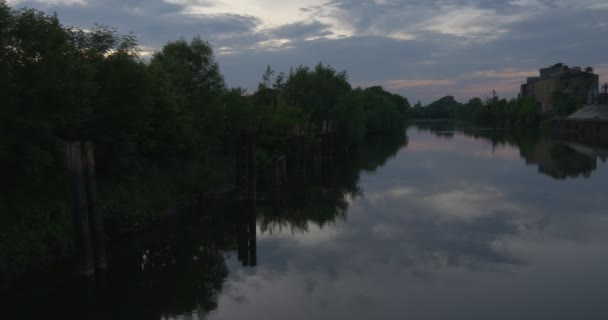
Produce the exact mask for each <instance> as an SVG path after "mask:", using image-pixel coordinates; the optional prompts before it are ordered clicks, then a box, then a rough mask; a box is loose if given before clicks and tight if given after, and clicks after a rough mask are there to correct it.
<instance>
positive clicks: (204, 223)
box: [13, 124, 608, 319]
mask: <svg viewBox="0 0 608 320" xmlns="http://www.w3.org/2000/svg"><path fill="white" fill-rule="evenodd" d="M606 156H608V150H606V149H601V148H592V147H588V146H583V145H579V144H573V143H565V142H562V141H555V140H551V139H545V138H540V137H535V136H533V135H515V134H508V133H505V132H502V131H494V130H482V129H471V128H469V129H466V130H462V129H455V128H454V127H452V126H450V125H438V124H433V125H429V124H424V125H423V124H420V125H411V126H410V127H409V128H408V130H407V133H406V137H402V139H401V138H400V139H398V141H397V140H395V139H391V140H390V141H387V140H386V139H385V140H374V141H370V143H369V144H367V145H366V146H364V147H362V148H361V150H360V151H359V152H358V153H357V155H356V156H355V155H352V156H351V157H349V159H348V161H337V163H334V164H333V165H328V166H325V167H324V168H322V169H319V170H317V171H315V172H309V173H308V174H307V176H306V177H305V178H301V179H297V178H293V179H292V178H290V180H289V184H290V188H289V189H287V190H282V191H276V190H275V191H269V192H265V193H262V194H261V196H260V199H259V200H258V203H257V204H256V205H255V208H251V207H249V208H248V207H247V206H242V205H241V206H238V205H235V204H229V205H218V206H215V207H213V208H206V209H205V210H206V211H207V212H212V213H211V214H205V215H197V214H196V212H195V213H194V214H192V215H185V216H184V217H182V218H178V219H175V221H172V222H171V223H167V224H165V225H163V226H159V227H158V228H157V229H156V230H152V231H150V232H148V233H147V234H144V235H142V236H141V237H138V238H137V239H135V240H132V241H129V242H127V243H126V244H121V245H120V246H119V247H118V248H114V249H113V253H112V254H113V257H112V261H111V264H110V265H111V268H110V270H109V271H108V274H107V275H106V277H105V279H97V280H96V281H91V282H90V283H88V284H83V283H74V282H69V283H67V284H65V285H63V284H62V285H55V286H50V285H49V286H46V285H45V286H44V287H40V288H39V287H35V286H34V287H33V288H31V290H28V291H29V293H28V294H30V295H32V296H28V297H29V298H27V301H25V302H24V301H21V300H20V301H18V302H16V303H15V304H14V306H13V309H14V310H17V311H15V312H16V314H17V315H19V316H24V317H29V316H34V315H45V316H46V317H52V318H55V317H59V318H81V319H83V318H107V319H109V318H114V319H203V318H208V319H346V318H348V319H608V166H607V165H606V163H605V160H606ZM302 179H304V180H306V181H299V180H302ZM250 210H253V211H254V212H255V215H256V216H255V217H253V216H252V212H253V211H250ZM253 219H255V220H253ZM254 221H255V222H254ZM254 224H255V228H251V229H250V231H247V230H248V226H250V227H251V226H252V225H254ZM254 230H255V232H253V231H254ZM41 286H42V285H41ZM32 292H34V293H32ZM19 299H22V300H23V299H25V298H19ZM19 299H18V300H19ZM75 306H78V307H75Z"/></svg>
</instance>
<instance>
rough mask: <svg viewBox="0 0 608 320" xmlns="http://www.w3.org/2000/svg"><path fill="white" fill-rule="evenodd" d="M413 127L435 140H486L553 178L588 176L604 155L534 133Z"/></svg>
mask: <svg viewBox="0 0 608 320" xmlns="http://www.w3.org/2000/svg"><path fill="white" fill-rule="evenodd" d="M413 126H415V127H416V128H418V129H419V130H421V131H428V132H431V133H433V134H435V135H436V136H439V137H445V132H448V131H450V132H455V131H459V132H462V134H463V135H465V136H467V137H472V138H474V139H484V140H487V141H490V142H491V143H492V146H493V147H499V146H510V147H515V148H518V149H519V154H520V156H521V157H522V158H523V159H524V160H525V161H526V163H527V164H536V165H538V172H540V173H542V174H545V175H548V176H550V177H552V178H555V179H566V178H576V177H579V176H584V177H589V176H590V175H591V172H593V171H594V170H595V169H597V161H596V160H597V158H598V157H599V158H601V159H605V157H606V153H607V152H605V151H604V150H603V149H598V148H596V147H592V146H583V145H579V144H574V143H568V142H565V141H559V140H555V139H552V138H550V137H545V136H541V135H540V134H539V133H538V132H536V131H510V130H493V129H480V128H478V127H475V126H472V125H470V124H465V123H459V122H442V123H436V122H426V123H425V122H421V123H415V124H413Z"/></svg>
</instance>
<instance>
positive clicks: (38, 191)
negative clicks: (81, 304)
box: [0, 0, 409, 280]
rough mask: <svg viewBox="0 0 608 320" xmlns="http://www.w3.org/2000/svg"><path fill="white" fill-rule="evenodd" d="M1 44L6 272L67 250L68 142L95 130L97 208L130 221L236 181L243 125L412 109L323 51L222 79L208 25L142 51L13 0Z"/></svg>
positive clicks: (274, 130)
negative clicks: (235, 83)
mask: <svg viewBox="0 0 608 320" xmlns="http://www.w3.org/2000/svg"><path fill="white" fill-rule="evenodd" d="M0 48H1V50H0V97H1V99H2V100H1V103H0V130H1V132H2V134H1V135H0V167H1V169H0V180H1V181H2V184H0V237H1V238H0V240H1V241H0V242H1V243H0V261H2V262H3V263H1V264H0V280H2V279H1V278H2V275H3V274H4V275H6V274H11V273H13V272H15V270H16V269H19V268H20V266H22V265H29V264H33V263H45V262H46V261H48V260H49V259H50V258H51V257H52V256H55V255H57V254H61V253H63V252H65V249H66V244H67V243H68V242H69V241H68V239H69V238H70V235H69V232H68V231H69V230H71V227H70V219H69V216H70V214H69V209H68V208H69V206H68V204H69V203H68V202H67V201H66V200H67V195H66V194H67V192H66V191H67V182H66V181H65V174H64V170H65V166H64V154H63V144H64V142H66V141H75V140H90V141H93V142H94V143H95V147H96V151H95V152H96V163H97V169H98V175H99V184H100V186H99V189H100V191H99V192H100V198H101V200H102V202H101V203H102V208H101V210H102V213H103V215H104V217H105V218H106V219H107V220H110V221H109V225H110V226H111V227H112V226H116V228H125V227H124V225H129V224H140V221H139V220H140V219H141V217H142V216H146V215H148V214H149V213H150V212H151V211H154V210H155V208H157V207H158V206H160V205H161V204H166V203H167V202H168V201H169V200H175V199H176V198H178V200H179V198H188V196H189V195H190V194H191V193H192V192H193V190H194V192H197V193H198V192H203V191H204V190H209V189H217V187H218V185H222V184H225V183H230V182H232V181H234V180H233V177H232V175H233V173H234V166H233V163H234V158H235V155H234V153H235V152H234V151H235V147H234V144H235V141H236V138H237V136H238V132H239V131H240V130H241V129H252V130H254V131H256V132H257V134H258V136H289V135H292V133H293V130H294V127H295V126H296V125H297V124H298V125H299V127H300V128H304V130H303V132H304V133H305V134H306V135H314V134H316V132H318V130H319V128H320V127H321V123H322V122H323V121H325V120H334V121H340V122H342V123H348V128H349V130H348V137H347V141H346V142H345V143H346V144H356V143H358V142H359V141H360V140H361V139H362V138H363V137H365V136H368V135H382V134H393V133H394V132H396V131H401V130H403V128H404V120H405V117H406V114H407V110H408V108H409V103H408V100H407V99H406V98H405V97H402V96H400V95H397V94H392V93H389V92H387V91H385V90H384V89H383V88H381V87H371V88H366V89H361V88H352V86H351V85H350V84H349V82H348V78H347V72H346V71H337V70H335V69H334V68H332V67H330V66H328V65H324V64H321V63H319V64H318V65H317V66H315V67H314V68H309V67H306V66H299V67H296V68H294V69H292V70H290V71H289V72H288V73H278V74H275V72H274V71H273V70H272V69H271V68H270V67H268V68H267V69H266V72H265V73H264V74H263V76H262V81H261V82H260V84H259V86H258V88H257V91H256V92H254V93H252V94H247V93H246V92H245V90H243V89H240V88H228V87H227V85H226V83H225V81H224V78H223V76H222V74H221V71H220V68H219V65H218V63H217V61H216V59H215V57H214V54H213V50H212V48H211V46H210V45H209V43H207V42H205V41H203V40H202V39H201V38H199V37H195V38H194V39H192V40H191V41H187V40H185V39H177V40H175V41H170V42H168V43H167V44H166V45H165V46H163V47H162V48H161V49H160V50H159V51H157V52H155V53H154V54H153V56H152V57H151V59H150V60H149V61H144V60H143V59H142V58H141V57H140V55H139V52H138V45H137V40H136V38H135V37H134V36H133V35H121V34H118V33H117V32H116V30H115V29H113V28H110V27H106V26H95V27H93V28H91V29H89V30H84V29H79V28H74V27H67V26H64V25H62V24H61V23H60V21H59V19H58V17H57V16H56V15H47V14H45V13H43V12H40V11H37V10H35V9H20V10H15V9H12V8H10V7H9V6H8V4H7V3H6V1H5V0H0ZM264 152H268V150H265V149H264V148H259V149H258V154H262V155H263V153H264ZM9 257H10V259H9ZM9 260H10V262H6V261H9ZM5 262H6V263H5Z"/></svg>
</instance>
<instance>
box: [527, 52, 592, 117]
mask: <svg viewBox="0 0 608 320" xmlns="http://www.w3.org/2000/svg"><path fill="white" fill-rule="evenodd" d="M539 71H540V72H539V73H540V76H539V77H531V78H528V79H527V81H526V83H525V84H522V85H521V87H520V92H519V95H520V96H521V97H535V98H536V100H537V101H538V102H539V103H540V105H541V107H542V110H543V112H551V111H553V99H554V96H555V94H556V93H564V94H570V95H571V96H572V97H574V98H575V99H576V102H577V104H579V105H583V104H590V103H591V102H590V101H589V100H590V99H591V97H593V96H597V93H598V87H599V76H598V75H597V74H595V73H593V69H592V68H585V69H584V70H583V69H581V68H580V67H572V68H569V67H568V66H567V65H565V64H563V63H558V64H555V65H553V66H551V67H548V68H542V69H540V70H539Z"/></svg>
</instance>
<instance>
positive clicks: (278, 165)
mask: <svg viewBox="0 0 608 320" xmlns="http://www.w3.org/2000/svg"><path fill="white" fill-rule="evenodd" d="M285 183H287V161H286V159H285V154H284V153H277V154H274V155H273V156H272V185H273V186H281V185H283V184H285Z"/></svg>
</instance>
